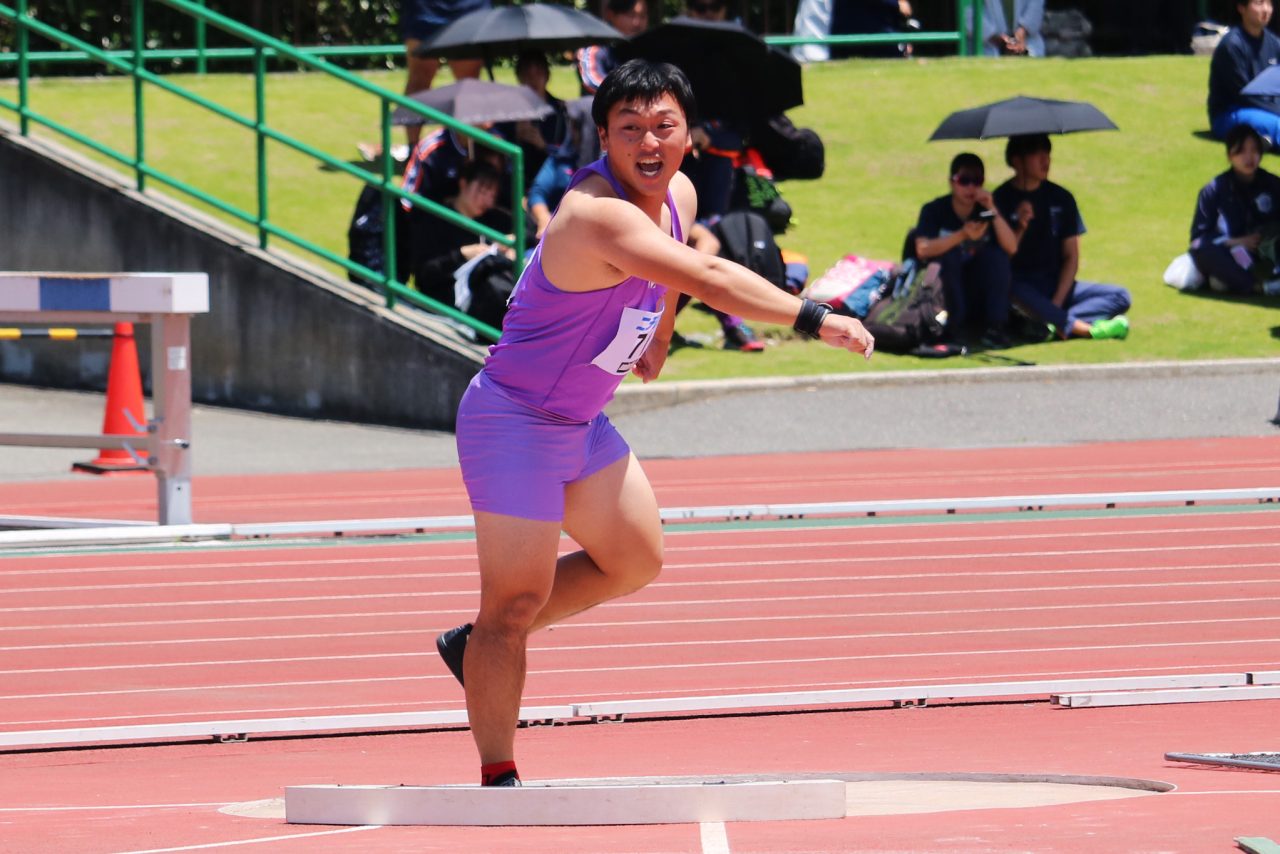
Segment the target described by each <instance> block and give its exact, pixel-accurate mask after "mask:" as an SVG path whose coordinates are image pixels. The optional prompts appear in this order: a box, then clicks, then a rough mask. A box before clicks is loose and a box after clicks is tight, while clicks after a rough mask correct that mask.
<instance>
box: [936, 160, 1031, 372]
mask: <svg viewBox="0 0 1280 854" xmlns="http://www.w3.org/2000/svg"><path fill="white" fill-rule="evenodd" d="M949 174H950V175H951V181H950V183H951V192H950V193H949V194H948V195H945V196H939V197H938V198H936V199H934V200H933V201H931V202H929V203H928V204H926V205H925V206H924V207H922V208H920V219H919V221H918V222H917V223H916V228H915V253H916V257H917V258H919V259H920V260H921V261H924V262H931V261H937V262H939V263H940V264H941V265H942V273H941V275H942V290H943V294H944V295H945V298H946V303H947V337H948V338H950V339H952V340H955V341H957V342H959V341H964V340H967V339H968V338H969V337H970V334H971V333H977V335H978V336H979V340H980V341H981V342H982V343H983V344H984V345H985V346H988V347H1004V346H1008V343H1009V339H1008V338H1007V337H1006V334H1005V325H1006V322H1007V321H1008V319H1009V256H1010V255H1012V254H1013V252H1014V250H1015V249H1016V248H1017V244H1016V242H1015V240H1014V236H1013V231H1012V230H1011V229H1010V228H1009V223H1007V222H1005V220H1004V218H1003V217H1001V216H1000V212H999V211H998V210H996V206H995V203H994V202H993V201H992V198H991V193H989V192H988V191H987V190H985V189H983V186H982V185H983V183H984V181H985V179H986V168H985V167H984V166H983V163H982V158H980V157H978V155H976V154H970V153H968V152H966V153H964V154H957V155H956V156H955V159H953V160H952V161H951V171H950V173H949Z"/></svg>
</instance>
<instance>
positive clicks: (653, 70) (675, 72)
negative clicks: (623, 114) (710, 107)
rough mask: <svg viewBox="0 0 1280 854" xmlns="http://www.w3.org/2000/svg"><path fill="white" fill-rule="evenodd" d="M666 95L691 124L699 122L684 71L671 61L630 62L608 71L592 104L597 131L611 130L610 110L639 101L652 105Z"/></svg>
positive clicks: (691, 90)
mask: <svg viewBox="0 0 1280 854" xmlns="http://www.w3.org/2000/svg"><path fill="white" fill-rule="evenodd" d="M663 95H670V96H671V97H673V98H675V99H676V103H677V104H679V105H680V109H681V110H683V111H684V117H685V120H686V121H688V123H689V124H691V125H692V124H693V123H694V122H695V121H697V112H698V102H697V101H696V100H695V99H694V97H693V88H692V87H690V86H689V78H688V77H685V76H684V72H683V71H681V70H680V69H679V68H676V67H675V66H674V65H672V64H671V63H669V62H650V61H649V60H647V59H629V60H627V61H626V62H624V63H622V64H621V65H619V66H618V67H617V68H615V69H613V70H612V71H610V72H609V74H608V75H607V76H606V77H605V78H604V81H603V82H601V84H600V88H599V89H597V90H596V96H595V99H594V100H592V102H591V118H592V120H593V121H594V122H595V123H596V127H598V128H606V129H607V128H608V127H609V110H611V109H612V108H613V105H614V104H620V103H623V102H626V101H640V102H641V103H643V104H646V105H648V104H652V103H654V102H656V101H657V100H658V99H659V98H661V97H662V96H663Z"/></svg>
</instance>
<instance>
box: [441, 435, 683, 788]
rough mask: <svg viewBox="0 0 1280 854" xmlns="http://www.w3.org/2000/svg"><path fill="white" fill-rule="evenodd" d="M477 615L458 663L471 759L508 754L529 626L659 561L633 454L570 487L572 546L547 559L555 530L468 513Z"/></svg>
mask: <svg viewBox="0 0 1280 854" xmlns="http://www.w3.org/2000/svg"><path fill="white" fill-rule="evenodd" d="M475 519H476V549H477V553H478V555H479V558H480V614H479V616H477V617H476V621H475V628H473V629H472V631H471V636H470V637H469V638H468V639H467V654H466V656H465V657H464V658H463V669H464V674H463V675H464V676H465V681H466V692H467V717H468V719H469V720H470V723H471V735H472V738H474V739H475V742H476V748H477V749H478V750H479V752H480V762H481V764H483V765H489V764H492V763H495V762H505V761H508V760H510V759H513V758H514V755H515V730H516V724H517V723H518V722H519V715H520V697H521V695H522V694H523V692H524V677H525V661H526V654H525V649H526V639H527V637H528V634H529V632H531V631H533V630H534V629H538V628H542V627H544V626H547V625H549V624H551V623H553V622H555V621H556V620H559V619H562V618H564V617H566V616H569V615H570V614H575V613H577V612H579V611H582V610H585V609H587V608H590V607H591V606H592V605H596V604H599V603H600V602H603V601H605V600H607V599H613V598H615V597H618V596H622V595H625V594H627V593H631V592H633V591H635V590H638V589H639V588H641V587H643V586H644V585H645V584H647V583H649V582H650V581H652V580H653V579H654V577H656V576H657V574H658V571H659V570H660V569H661V567H662V525H661V522H660V521H659V518H658V504H657V501H656V500H655V499H654V497H653V490H652V489H651V488H650V486H649V481H648V479H647V478H646V477H645V475H644V471H643V470H642V469H641V468H640V464H639V462H637V461H636V458H635V457H634V456H631V455H628V456H627V457H626V458H624V459H621V460H618V461H617V462H616V463H613V464H612V465H610V466H608V467H606V468H604V469H602V470H601V471H598V472H596V473H595V474H593V475H591V476H590V477H588V478H586V479H584V480H582V481H579V482H578V483H574V484H570V485H569V487H568V488H567V489H566V491H565V520H564V521H565V523H564V528H565V530H566V531H568V532H569V534H570V536H572V537H573V538H574V539H575V540H577V541H578V543H579V544H580V545H581V546H582V547H583V550H582V551H578V552H574V553H572V554H568V555H565V556H564V557H562V558H560V559H559V560H556V552H557V550H558V547H559V542H560V526H559V525H558V524H556V523H555V522H536V521H532V520H529V519H519V518H516V517H513V516H500V515H497V514H493V513H476V514H475Z"/></svg>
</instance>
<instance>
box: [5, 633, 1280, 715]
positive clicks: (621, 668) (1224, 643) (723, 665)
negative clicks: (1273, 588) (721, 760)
mask: <svg viewBox="0 0 1280 854" xmlns="http://www.w3.org/2000/svg"><path fill="white" fill-rule="evenodd" d="M1247 644H1253V645H1262V644H1280V638H1247V639H1239V640H1235V639H1233V640H1211V641H1177V642H1169V643H1130V644H1085V645H1078V646H1050V647H1015V648H1009V649H975V650H948V649H944V650H927V651H923V652H885V653H876V654H871V655H829V656H815V657H811V658H766V659H739V660H731V661H697V662H687V661H686V662H680V663H674V664H673V663H660V664H637V665H623V664H614V665H609V666H607V667H562V668H554V669H541V668H540V669H539V670H538V673H539V675H555V674H562V673H568V674H575V675H581V674H592V673H605V674H617V673H622V672H641V671H652V670H657V671H664V672H670V671H675V670H710V669H717V668H720V669H727V668H738V667H774V666H777V665H779V664H786V665H790V666H794V665H798V664H836V663H842V662H854V661H887V660H890V659H917V658H934V659H944V658H970V657H981V656H992V655H995V656H999V655H1007V656H1014V655H1042V654H1044V653H1054V652H1115V651H1123V650H1152V649H1185V648H1189V647H1199V648H1213V647H1234V646H1243V645H1247ZM418 654H419V655H421V653H418ZM448 678H451V677H449V676H448V675H447V674H446V675H444V676H435V675H432V676H387V677H377V678H369V679H331V680H302V681H286V682H258V683H244V684H230V685H192V686H186V687H176V688H170V687H156V688H129V689H122V690H110V691H64V692H55V693H44V694H11V695H5V696H0V701H14V700H33V699H48V698H54V697H100V696H112V695H124V694H128V695H137V694H166V693H170V692H192V691H214V692H217V691H227V690H236V689H241V688H295V687H301V686H304V685H340V684H353V683H357V684H367V683H374V682H408V681H415V680H425V679H448Z"/></svg>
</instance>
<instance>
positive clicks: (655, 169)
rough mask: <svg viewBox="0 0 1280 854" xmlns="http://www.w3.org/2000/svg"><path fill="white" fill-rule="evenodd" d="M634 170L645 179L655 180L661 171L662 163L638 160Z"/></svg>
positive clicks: (653, 160)
mask: <svg viewBox="0 0 1280 854" xmlns="http://www.w3.org/2000/svg"><path fill="white" fill-rule="evenodd" d="M636 168H637V169H639V170H640V174H641V175H643V176H645V177H646V178H656V177H658V174H659V173H660V172H661V171H662V161H661V160H656V159H646V160H639V161H637V162H636Z"/></svg>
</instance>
